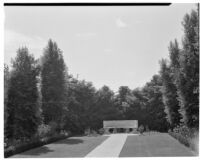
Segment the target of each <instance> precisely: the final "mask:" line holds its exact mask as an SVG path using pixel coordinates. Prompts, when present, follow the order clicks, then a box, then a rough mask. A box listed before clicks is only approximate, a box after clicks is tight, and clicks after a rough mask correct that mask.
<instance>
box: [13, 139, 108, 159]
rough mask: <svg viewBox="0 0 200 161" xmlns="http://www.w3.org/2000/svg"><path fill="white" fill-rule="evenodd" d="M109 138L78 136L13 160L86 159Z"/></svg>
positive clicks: (16, 156) (26, 153) (18, 155)
mask: <svg viewBox="0 0 200 161" xmlns="http://www.w3.org/2000/svg"><path fill="white" fill-rule="evenodd" d="M105 139H107V136H96V137H94V136H78V137H70V138H67V139H64V140H60V141H57V142H53V143H51V144H48V145H45V146H42V147H39V148H35V149H31V150H29V151H26V152H23V153H20V154H17V155H14V156H12V157H13V158H69V157H70V158H72V157H85V156H86V155H87V154H88V153H89V152H91V151H92V150H93V149H94V148H95V147H97V146H98V145H99V144H101V143H102V142H103V141H104V140H105Z"/></svg>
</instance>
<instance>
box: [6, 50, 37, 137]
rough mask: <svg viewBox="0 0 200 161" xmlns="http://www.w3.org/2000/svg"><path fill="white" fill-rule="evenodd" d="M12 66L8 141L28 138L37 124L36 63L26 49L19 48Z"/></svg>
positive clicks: (8, 104)
mask: <svg viewBox="0 0 200 161" xmlns="http://www.w3.org/2000/svg"><path fill="white" fill-rule="evenodd" d="M12 65H13V66H12V68H13V69H12V74H11V78H10V82H9V89H8V101H7V109H6V111H7V113H8V117H7V123H6V136H7V138H9V139H14V138H15V139H20V138H30V137H32V136H33V135H34V134H35V132H36V130H37V126H38V123H39V115H38V106H37V98H38V93H37V75H38V68H37V62H36V60H35V59H34V57H33V56H32V55H30V54H29V52H28V49H27V48H20V49H19V50H18V51H17V56H16V58H15V60H14V61H13V63H12Z"/></svg>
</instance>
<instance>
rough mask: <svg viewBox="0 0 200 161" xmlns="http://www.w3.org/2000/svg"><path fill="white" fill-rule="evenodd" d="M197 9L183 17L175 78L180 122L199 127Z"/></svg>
mask: <svg viewBox="0 0 200 161" xmlns="http://www.w3.org/2000/svg"><path fill="white" fill-rule="evenodd" d="M198 23H199V19H198V16H197V11H194V10H193V11H192V12H191V14H190V15H189V14H186V15H185V17H184V19H183V22H182V24H183V27H184V38H183V50H182V52H181V55H180V57H179V64H180V68H179V70H178V71H179V72H178V76H177V78H176V86H177V90H178V99H179V102H180V107H181V108H180V113H181V115H182V118H183V119H182V120H181V121H182V122H183V123H184V124H185V125H187V126H188V127H191V128H193V127H196V128H198V127H199V44H198V38H199V35H198V30H197V28H198V25H199V24H198Z"/></svg>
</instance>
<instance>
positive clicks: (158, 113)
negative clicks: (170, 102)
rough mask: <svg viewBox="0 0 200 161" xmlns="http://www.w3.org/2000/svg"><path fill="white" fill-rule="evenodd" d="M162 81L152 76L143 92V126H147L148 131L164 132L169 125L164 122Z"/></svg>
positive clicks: (157, 76) (158, 77)
mask: <svg viewBox="0 0 200 161" xmlns="http://www.w3.org/2000/svg"><path fill="white" fill-rule="evenodd" d="M161 89H162V80H161V77H160V76H159V75H154V76H153V78H152V80H151V81H150V82H147V83H146V85H145V86H144V88H143V89H142V92H143V100H144V105H143V106H144V107H143V108H144V110H143V111H144V112H146V114H145V117H143V122H144V124H146V125H148V126H149V129H151V130H156V131H161V132H166V131H167V130H168V127H169V124H168V122H167V120H166V113H165V112H164V108H165V107H164V104H163V102H162V92H161Z"/></svg>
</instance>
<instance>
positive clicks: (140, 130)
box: [138, 125, 144, 134]
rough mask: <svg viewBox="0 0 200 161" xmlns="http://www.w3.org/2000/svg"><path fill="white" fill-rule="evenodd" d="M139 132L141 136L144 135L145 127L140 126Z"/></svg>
mask: <svg viewBox="0 0 200 161" xmlns="http://www.w3.org/2000/svg"><path fill="white" fill-rule="evenodd" d="M138 131H139V132H140V134H143V132H144V126H143V125H140V126H139V128H138Z"/></svg>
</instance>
